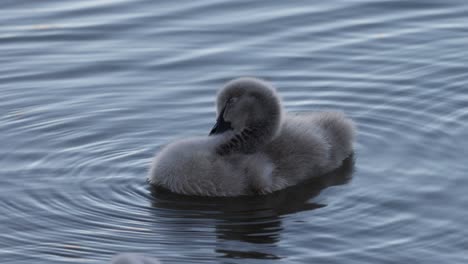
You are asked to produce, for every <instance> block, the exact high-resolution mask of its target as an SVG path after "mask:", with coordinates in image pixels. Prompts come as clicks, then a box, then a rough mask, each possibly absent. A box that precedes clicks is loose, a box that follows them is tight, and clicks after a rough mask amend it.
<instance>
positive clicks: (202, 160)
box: [149, 78, 355, 196]
mask: <svg viewBox="0 0 468 264" xmlns="http://www.w3.org/2000/svg"><path fill="white" fill-rule="evenodd" d="M216 106H217V113H218V118H217V122H216V124H215V126H214V127H213V129H212V130H211V132H210V135H209V136H208V137H199V138H191V139H186V140H181V141H178V142H174V143H172V144H169V145H168V146H166V147H165V148H163V150H162V151H161V152H160V153H159V154H158V155H157V156H156V157H155V159H154V161H153V164H152V166H151V171H150V175H149V181H150V183H152V184H154V185H157V186H161V187H164V188H167V189H169V190H171V191H173V192H176V193H180V194H187V195H201V196H238V195H251V194H259V193H260V194H263V193H270V192H274V191H277V190H280V189H283V188H286V187H288V186H291V185H295V184H297V183H299V182H301V181H304V180H306V179H308V178H310V177H315V176H319V175H322V174H324V173H327V172H330V171H332V170H334V169H336V168H338V167H339V166H340V165H341V163H342V161H343V160H344V159H345V158H346V157H348V156H349V155H350V154H351V153H352V151H353V149H352V148H353V141H354V134H355V129H354V124H353V122H352V121H351V120H350V119H347V118H345V117H344V115H343V114H342V113H340V112H317V113H310V114H285V113H284V112H283V109H282V106H281V100H280V98H279V96H278V94H277V93H276V91H275V89H274V88H273V87H272V86H271V85H270V84H268V83H266V82H265V81H262V80H259V79H255V78H239V79H235V80H233V81H230V82H229V83H227V84H226V85H225V86H224V87H223V88H222V89H221V90H220V91H219V92H218V95H217V100H216Z"/></svg>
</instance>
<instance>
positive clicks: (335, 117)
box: [318, 112, 356, 164]
mask: <svg viewBox="0 0 468 264" xmlns="http://www.w3.org/2000/svg"><path fill="white" fill-rule="evenodd" d="M318 123H319V124H320V126H321V127H322V129H323V130H324V132H325V133H324V134H325V135H326V140H327V141H328V143H329V144H330V159H331V162H332V163H337V164H341V162H342V161H343V160H344V159H346V158H347V157H348V156H349V155H351V153H352V152H353V142H354V138H355V134H356V126H355V124H354V122H353V121H352V120H351V119H349V118H347V117H346V116H345V115H344V114H343V113H341V112H325V113H321V115H320V118H319V120H318Z"/></svg>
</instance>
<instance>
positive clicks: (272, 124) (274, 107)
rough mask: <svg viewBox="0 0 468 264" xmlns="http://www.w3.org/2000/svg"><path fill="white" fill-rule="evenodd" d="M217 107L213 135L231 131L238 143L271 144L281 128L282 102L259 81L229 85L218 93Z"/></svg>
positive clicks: (244, 79)
mask: <svg viewBox="0 0 468 264" xmlns="http://www.w3.org/2000/svg"><path fill="white" fill-rule="evenodd" d="M216 108H217V114H218V118H217V122H216V125H215V126H214V127H213V129H212V130H211V132H210V135H213V134H222V133H225V132H227V131H232V132H233V133H232V134H233V135H234V136H233V137H235V136H238V140H239V141H246V140H247V138H248V139H249V142H245V143H249V144H255V145H257V146H258V145H262V144H264V143H266V142H269V141H271V140H272V139H273V138H274V137H275V136H276V135H277V133H278V131H279V128H280V125H281V118H282V107H281V100H280V98H279V96H278V95H277V93H276V91H275V89H274V88H273V87H272V86H271V85H270V84H269V83H267V82H265V81H262V80H259V79H255V78H245V77H244V78H238V79H234V80H232V81H230V82H228V83H227V84H226V85H225V86H224V87H223V88H222V89H221V90H220V91H219V92H218V96H217V100H216ZM239 137H241V138H239ZM234 143H235V142H234ZM245 145H248V144H245Z"/></svg>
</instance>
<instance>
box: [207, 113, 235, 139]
mask: <svg viewBox="0 0 468 264" xmlns="http://www.w3.org/2000/svg"><path fill="white" fill-rule="evenodd" d="M224 110H226V107H224V108H223V110H221V113H219V116H218V119H217V120H216V124H215V125H214V127H213V129H211V131H210V136H211V135H216V134H221V133H223V132H226V131H228V130H231V129H232V127H231V122H226V120H224V118H223V115H224Z"/></svg>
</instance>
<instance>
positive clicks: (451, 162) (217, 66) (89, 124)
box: [0, 0, 468, 264]
mask: <svg viewBox="0 0 468 264" xmlns="http://www.w3.org/2000/svg"><path fill="white" fill-rule="evenodd" d="M245 75H248V76H258V77H262V78H265V79H267V80H269V81H271V82H272V83H273V84H274V85H275V86H276V87H277V88H278V90H279V92H280V93H281V95H282V96H283V100H284V105H285V107H286V108H287V110H288V111H302V112H303V111H316V110H322V109H339V110H343V111H345V112H346V113H347V114H348V115H349V116H350V117H352V118H353V119H354V120H355V121H356V123H357V124H358V127H359V136H358V139H357V143H356V152H355V156H354V159H355V161H354V165H353V161H352V160H348V161H347V162H346V163H345V164H344V166H343V167H342V168H340V169H339V170H338V171H337V172H334V173H332V174H330V175H326V176H324V177H321V178H319V179H316V180H314V181H312V182H308V183H307V184H301V186H298V187H296V188H292V189H288V190H285V191H282V192H279V193H276V194H274V195H269V196H264V197H255V198H240V199H220V200H218V199H194V198H187V197H182V196H178V195H174V194H170V193H167V192H162V191H160V190H152V189H151V188H150V187H149V186H148V184H147V182H146V177H147V171H148V167H149V164H150V162H151V160H152V158H153V156H154V154H155V153H156V152H157V151H158V150H160V149H161V147H162V146H164V144H167V143H168V142H170V141H172V140H177V139H180V138H185V137H188V136H195V135H207V134H208V132H209V131H210V129H211V127H212V125H213V124H214V121H215V109H214V98H215V93H216V90H217V89H219V88H220V87H221V86H222V85H223V84H224V83H225V82H226V81H228V80H230V79H232V78H235V77H239V76H245ZM0 92H1V93H0V95H1V96H0V133H1V134H0V135H1V136H0V146H1V148H0V227H1V232H0V262H1V263H39V264H42V263H44V264H46V263H47V264H50V263H107V262H108V261H109V259H110V258H111V257H112V256H113V255H114V254H115V253H117V252H137V253H144V254H147V255H149V256H154V257H157V258H159V259H160V260H162V261H163V263H164V264H169V263H226V264H227V263H347V264H349V263H351V264H358V263H359V264H361V263H468V210H467V205H468V175H467V171H468V162H467V158H466V157H467V156H468V141H467V138H468V2H467V1H464V0H460V1H436V0H427V1H406V0H400V1H393V0H389V1H359V0H355V1H322V2H318V1H294V2H290V1H225V0H202V1H177V2H175V1H149V0H137V1H129V0H119V1H109V0H100V1H96V0H89V1H72V2H70V1H58V0H56V1H26V0H11V1H9V0H6V1H2V7H1V10H0ZM327 187H328V188H327Z"/></svg>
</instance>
